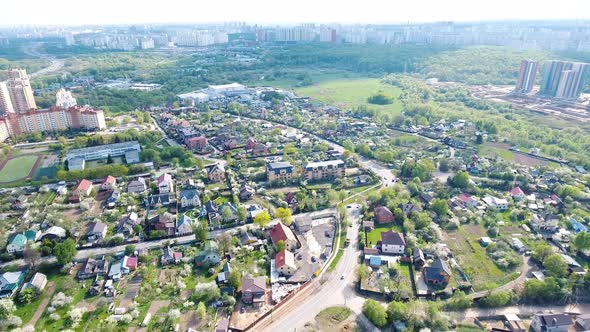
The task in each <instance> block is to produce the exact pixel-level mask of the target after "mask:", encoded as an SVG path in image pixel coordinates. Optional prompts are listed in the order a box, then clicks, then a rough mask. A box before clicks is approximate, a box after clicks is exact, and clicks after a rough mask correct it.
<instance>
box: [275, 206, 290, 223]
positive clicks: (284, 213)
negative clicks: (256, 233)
mask: <svg viewBox="0 0 590 332" xmlns="http://www.w3.org/2000/svg"><path fill="white" fill-rule="evenodd" d="M275 217H276V218H280V219H281V221H282V222H283V224H285V225H287V226H289V225H291V223H292V222H293V218H292V217H291V209H289V208H283V207H280V208H277V211H276V212H275Z"/></svg>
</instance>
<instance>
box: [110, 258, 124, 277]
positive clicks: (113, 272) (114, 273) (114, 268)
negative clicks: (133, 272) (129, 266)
mask: <svg viewBox="0 0 590 332" xmlns="http://www.w3.org/2000/svg"><path fill="white" fill-rule="evenodd" d="M122 265H123V261H122V260H120V261H116V262H113V263H112V264H111V268H110V269H109V274H108V278H109V279H113V280H115V281H118V280H120V279H121V278H122V277H123V272H122V271H121V266H122Z"/></svg>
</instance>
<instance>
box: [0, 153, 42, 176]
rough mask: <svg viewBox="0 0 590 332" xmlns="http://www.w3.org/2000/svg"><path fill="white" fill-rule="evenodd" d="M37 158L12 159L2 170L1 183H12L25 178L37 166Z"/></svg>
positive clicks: (0, 171)
mask: <svg viewBox="0 0 590 332" xmlns="http://www.w3.org/2000/svg"><path fill="white" fill-rule="evenodd" d="M36 161H37V156H35V155H26V156H19V157H15V158H12V159H10V160H9V161H8V162H7V163H6V165H4V167H2V169H1V170H0V182H12V181H17V180H20V179H23V178H25V177H26V176H27V175H29V173H30V172H31V170H32V169H33V166H34V165H35V162H36Z"/></svg>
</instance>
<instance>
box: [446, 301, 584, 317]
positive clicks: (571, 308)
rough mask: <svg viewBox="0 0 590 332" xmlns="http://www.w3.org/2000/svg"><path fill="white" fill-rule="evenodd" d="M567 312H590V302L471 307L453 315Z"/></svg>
mask: <svg viewBox="0 0 590 332" xmlns="http://www.w3.org/2000/svg"><path fill="white" fill-rule="evenodd" d="M550 311H552V312H556V313H561V312H567V313H575V314H587V313H590V303H581V304H577V305H575V304H568V305H515V306H511V307H504V308H498V309H479V308H471V309H467V310H465V311H464V312H454V313H453V315H454V316H455V317H457V318H458V319H467V318H477V317H490V316H500V315H506V314H516V315H519V316H531V315H534V314H535V313H537V312H550Z"/></svg>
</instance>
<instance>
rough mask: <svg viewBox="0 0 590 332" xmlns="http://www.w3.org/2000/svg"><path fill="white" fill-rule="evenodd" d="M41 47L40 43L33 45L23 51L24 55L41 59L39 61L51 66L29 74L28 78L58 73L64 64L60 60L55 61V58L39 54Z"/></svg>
mask: <svg viewBox="0 0 590 332" xmlns="http://www.w3.org/2000/svg"><path fill="white" fill-rule="evenodd" d="M41 45H42V44H41V43H38V44H35V45H33V46H32V47H28V48H25V49H24V50H23V51H24V52H25V54H27V55H30V56H33V57H35V58H41V59H44V60H47V61H51V64H50V65H49V66H48V67H45V68H43V69H40V70H38V71H36V72H34V73H29V77H30V78H35V77H37V76H43V75H47V74H52V73H55V72H57V71H59V70H60V69H61V68H62V67H63V66H64V64H65V62H64V60H62V59H56V58H55V57H53V56H51V55H48V54H45V53H41V52H40V50H39V49H40V47H41Z"/></svg>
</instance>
